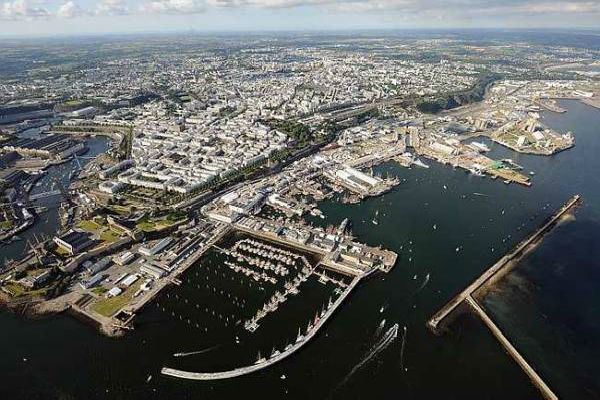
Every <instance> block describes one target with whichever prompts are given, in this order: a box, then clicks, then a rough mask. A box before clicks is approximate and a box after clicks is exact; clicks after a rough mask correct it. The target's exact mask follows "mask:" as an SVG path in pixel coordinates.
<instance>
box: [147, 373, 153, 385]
mask: <svg viewBox="0 0 600 400" xmlns="http://www.w3.org/2000/svg"><path fill="white" fill-rule="evenodd" d="M151 380H152V375H148V378H146V383H148V382H150V381H151Z"/></svg>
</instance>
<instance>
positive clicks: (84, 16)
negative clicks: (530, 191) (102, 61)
mask: <svg viewBox="0 0 600 400" xmlns="http://www.w3.org/2000/svg"><path fill="white" fill-rule="evenodd" d="M423 28H425V29H431V28H433V29H435V28H577V29H579V28H584V29H588V28H592V29H596V28H598V29H600V0H0V35H1V36H54V35H78V34H98V33H100V34H101V33H129V32H174V31H189V30H194V31H200V32H202V31H206V32H210V31H281V30H285V31H290V30H352V29H423Z"/></svg>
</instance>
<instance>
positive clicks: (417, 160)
mask: <svg viewBox="0 0 600 400" xmlns="http://www.w3.org/2000/svg"><path fill="white" fill-rule="evenodd" d="M413 164H414V165H416V166H417V167H421V168H429V165H427V164H425V163H424V162H423V161H421V160H420V159H418V158H417V159H415V161H413Z"/></svg>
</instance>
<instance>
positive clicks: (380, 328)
mask: <svg viewBox="0 0 600 400" xmlns="http://www.w3.org/2000/svg"><path fill="white" fill-rule="evenodd" d="M384 327H385V318H384V319H382V320H381V322H380V323H379V326H378V327H377V329H376V330H375V335H374V337H376V338H379V337H380V336H381V332H383V328H384Z"/></svg>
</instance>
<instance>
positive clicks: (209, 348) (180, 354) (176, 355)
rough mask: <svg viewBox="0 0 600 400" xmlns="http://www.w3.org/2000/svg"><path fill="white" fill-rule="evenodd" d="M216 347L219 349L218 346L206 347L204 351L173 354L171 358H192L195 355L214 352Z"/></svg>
mask: <svg viewBox="0 0 600 400" xmlns="http://www.w3.org/2000/svg"><path fill="white" fill-rule="evenodd" d="M217 347H219V345H216V346H212V347H208V348H206V349H202V350H198V351H189V352H187V353H175V354H173V357H187V356H193V355H196V354H202V353H208V352H209V351H211V350H214V349H216V348H217Z"/></svg>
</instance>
